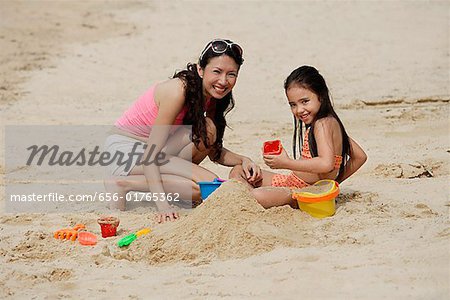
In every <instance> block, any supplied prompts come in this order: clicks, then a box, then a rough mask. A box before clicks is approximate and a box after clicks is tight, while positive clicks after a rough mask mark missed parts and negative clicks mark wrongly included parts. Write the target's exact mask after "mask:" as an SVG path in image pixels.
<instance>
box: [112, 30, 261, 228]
mask: <svg viewBox="0 0 450 300" xmlns="http://www.w3.org/2000/svg"><path fill="white" fill-rule="evenodd" d="M242 54H243V50H242V48H241V47H240V46H239V45H238V44H236V43H234V42H232V41H230V40H223V39H215V40H212V41H211V42H209V43H208V44H207V45H206V47H205V48H204V50H203V51H202V53H201V55H200V57H199V60H198V64H191V63H189V64H188V65H187V68H186V69H185V70H182V71H180V72H178V73H176V74H175V75H174V76H173V78H172V79H169V80H167V81H164V82H161V83H158V84H155V85H153V86H152V87H151V88H150V89H149V90H148V91H147V92H146V93H145V94H144V95H143V96H141V97H140V98H139V99H138V100H137V101H136V102H135V103H134V104H133V105H132V106H131V107H130V108H129V109H128V110H127V111H126V112H125V113H124V114H123V115H122V117H120V118H119V119H118V120H117V122H116V123H115V129H114V134H113V135H111V136H109V137H108V139H107V141H106V147H107V149H108V150H109V151H110V152H115V151H121V152H124V153H125V152H126V153H130V152H131V153H135V151H136V150H140V152H141V153H142V154H143V156H142V157H146V158H147V159H146V160H147V161H157V159H158V155H159V154H160V152H161V150H163V152H164V153H165V155H166V156H165V159H164V163H161V164H158V163H150V164H136V162H137V157H136V156H130V157H133V158H134V161H133V168H132V169H131V170H127V168H126V167H125V166H124V165H118V166H115V167H114V169H113V170H112V175H113V177H111V178H109V180H107V181H106V182H105V186H106V188H107V191H108V192H111V193H114V195H116V198H115V199H118V201H115V202H112V207H113V208H119V209H121V210H125V204H126V194H127V193H128V192H129V191H141V192H149V191H151V193H152V195H160V196H161V197H158V199H155V200H157V201H155V202H156V205H157V207H158V210H159V214H158V216H157V218H158V222H164V221H166V219H168V220H170V221H172V220H175V219H177V218H178V214H177V213H176V212H175V211H174V210H173V208H172V206H171V205H170V204H169V203H168V199H169V197H167V199H166V197H165V196H167V195H169V194H179V197H180V198H181V199H186V200H187V199H189V200H190V199H192V200H193V201H194V202H198V201H201V198H200V191H199V188H198V185H197V182H198V181H211V180H213V179H214V178H215V177H217V176H216V175H215V174H214V173H212V172H210V171H208V170H206V169H204V168H202V167H200V166H198V164H199V163H200V162H201V161H202V160H203V159H205V157H206V156H209V158H210V159H211V160H213V161H215V162H218V163H220V164H222V165H224V166H236V165H240V166H241V168H240V170H241V172H242V174H240V176H241V177H244V178H247V179H248V180H249V182H253V181H255V180H257V179H258V178H259V177H260V176H261V173H260V169H259V167H258V166H257V165H256V164H254V163H253V161H252V160H251V159H249V158H247V157H244V156H241V155H238V154H236V153H233V152H231V151H230V150H227V149H226V148H224V147H223V146H222V139H223V135H224V131H225V126H226V125H227V123H226V120H225V115H226V114H227V113H228V112H229V111H230V110H232V109H233V107H234V99H233V95H232V92H231V91H232V89H233V87H234V85H235V84H236V80H237V78H238V74H239V69H240V67H241V65H242V63H243V61H244V59H243V57H242ZM182 124H184V125H191V126H192V132H190V131H189V130H186V129H184V128H179V129H177V130H176V131H174V128H173V126H172V125H182ZM139 141H141V142H143V143H142V144H141V145H139V147H138V149H136V142H139ZM147 145H148V146H149V147H147ZM150 146H151V147H150ZM159 158H161V157H159Z"/></svg>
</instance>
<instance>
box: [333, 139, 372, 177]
mask: <svg viewBox="0 0 450 300" xmlns="http://www.w3.org/2000/svg"><path fill="white" fill-rule="evenodd" d="M349 139H350V149H351V152H350V153H351V157H350V159H349V161H348V162H347V164H346V165H345V168H344V173H342V176H341V175H339V176H338V178H337V181H338V182H339V183H341V182H343V181H344V180H346V179H347V178H349V177H350V176H351V175H353V174H354V173H355V172H356V171H358V169H359V168H361V166H362V165H363V164H364V163H365V162H366V160H367V155H366V153H365V152H364V150H363V149H362V148H361V147H360V146H359V145H358V143H356V142H355V141H354V140H353V139H352V138H350V137H349Z"/></svg>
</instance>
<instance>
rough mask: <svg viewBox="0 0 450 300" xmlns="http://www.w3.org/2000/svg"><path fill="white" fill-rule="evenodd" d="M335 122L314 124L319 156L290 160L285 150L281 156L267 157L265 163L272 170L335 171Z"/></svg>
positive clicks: (319, 121) (328, 121)
mask: <svg viewBox="0 0 450 300" xmlns="http://www.w3.org/2000/svg"><path fill="white" fill-rule="evenodd" d="M333 121H334V119H332V118H323V119H320V120H318V121H316V123H315V124H314V137H315V139H316V143H317V152H318V153H317V154H318V156H316V157H313V158H311V159H302V160H295V159H291V158H289V156H288V155H287V153H286V151H284V150H283V152H282V153H281V154H280V155H265V156H264V161H265V163H266V164H267V165H268V166H269V167H271V168H272V169H289V170H292V171H299V172H308V173H316V174H320V173H329V172H331V171H333V170H334V160H335V157H334V144H333V130H332V126H333V125H336V124H333V123H332V122H333ZM334 122H336V121H334ZM336 123H337V122H336Z"/></svg>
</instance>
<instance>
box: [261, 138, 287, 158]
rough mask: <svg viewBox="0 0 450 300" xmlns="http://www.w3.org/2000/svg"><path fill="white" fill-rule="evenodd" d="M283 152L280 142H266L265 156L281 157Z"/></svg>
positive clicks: (264, 146) (264, 147)
mask: <svg viewBox="0 0 450 300" xmlns="http://www.w3.org/2000/svg"><path fill="white" fill-rule="evenodd" d="M282 151H283V146H282V145H281V141H280V140H274V141H267V142H264V145H263V152H264V155H280V154H281V152H282Z"/></svg>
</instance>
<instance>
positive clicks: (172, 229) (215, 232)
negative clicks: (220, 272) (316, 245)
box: [110, 181, 305, 264]
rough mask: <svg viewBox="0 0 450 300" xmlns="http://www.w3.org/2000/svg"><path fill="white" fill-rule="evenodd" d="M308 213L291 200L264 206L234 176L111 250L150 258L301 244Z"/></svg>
mask: <svg viewBox="0 0 450 300" xmlns="http://www.w3.org/2000/svg"><path fill="white" fill-rule="evenodd" d="M304 218H305V216H304V215H303V214H302V213H301V212H300V211H298V210H294V209H292V208H290V207H288V206H285V207H278V208H274V209H269V210H265V209H264V208H263V207H262V206H260V205H259V204H258V203H257V202H256V200H255V199H254V198H253V196H252V195H251V193H250V192H249V191H248V190H247V188H246V187H245V186H244V185H243V184H241V183H239V182H237V181H229V182H226V183H224V184H223V185H222V186H221V187H220V188H219V189H218V190H216V191H215V192H214V193H213V194H212V195H211V196H210V197H209V198H208V201H206V202H205V203H203V204H202V205H200V206H199V207H197V208H196V209H195V210H194V211H193V212H192V213H191V214H190V215H188V216H187V217H185V218H182V219H181V220H180V221H178V222H175V223H171V224H164V225H162V226H159V227H158V228H157V229H156V230H155V231H153V232H152V234H150V235H148V236H144V237H142V238H139V239H138V240H136V241H135V242H133V244H132V245H131V246H129V247H128V248H122V249H120V250H117V247H112V248H110V251H111V254H112V256H113V257H115V258H118V259H128V260H132V261H138V260H146V261H148V262H149V263H150V264H161V263H168V262H179V261H185V262H195V263H202V262H208V261H210V260H212V259H214V258H218V259H228V258H242V257H248V256H251V255H254V254H257V253H261V252H266V251H270V250H272V249H274V248H275V247H276V246H279V245H283V246H301V234H299V232H298V230H300V229H301V228H302V226H301V224H300V223H301V221H302V219H304ZM303 230H305V228H303ZM299 238H300V239H299Z"/></svg>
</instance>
